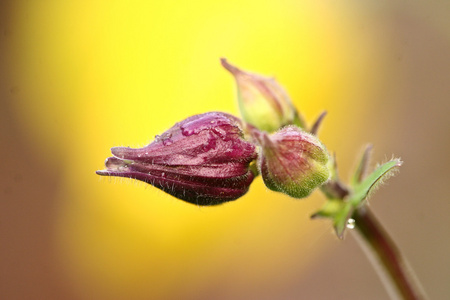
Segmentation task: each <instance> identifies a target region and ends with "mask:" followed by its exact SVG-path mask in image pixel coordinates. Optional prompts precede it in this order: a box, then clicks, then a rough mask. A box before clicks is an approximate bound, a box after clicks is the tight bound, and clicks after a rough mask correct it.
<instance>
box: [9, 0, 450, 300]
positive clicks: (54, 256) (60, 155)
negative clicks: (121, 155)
mask: <svg viewBox="0 0 450 300" xmlns="http://www.w3.org/2000/svg"><path fill="white" fill-rule="evenodd" d="M220 57H226V58H227V59H228V60H229V61H230V62H231V63H234V64H236V65H238V66H240V67H242V68H243V69H246V70H250V71H254V72H258V73H261V74H265V75H274V76H276V78H277V79H278V81H279V82H280V83H281V84H282V85H283V86H284V87H285V88H286V89H287V91H288V92H289V94H290V96H291V97H292V99H293V101H294V102H295V104H296V105H297V107H298V108H299V109H300V110H301V111H302V113H303V114H304V115H305V116H306V119H307V120H308V121H309V122H310V123H311V122H312V121H313V120H314V119H315V117H316V116H318V115H319V114H320V113H321V112H322V111H323V110H327V111H328V116H327V118H326V120H325V122H324V126H323V128H322V131H321V133H320V134H321V135H320V136H321V138H322V140H323V142H324V143H325V145H327V147H328V148H329V150H331V151H334V152H336V153H337V159H338V162H339V167H340V171H341V176H342V177H343V178H347V177H348V175H349V174H350V172H351V170H352V168H353V164H354V157H355V156H356V155H357V154H358V153H359V152H360V150H361V149H362V147H363V146H364V145H365V144H367V143H369V142H370V143H373V144H374V145H375V148H374V150H375V153H374V154H375V155H374V162H377V161H383V160H386V159H389V158H391V156H392V155H395V156H399V157H401V158H402V159H403V160H404V162H405V164H404V166H403V167H402V168H401V172H400V174H399V175H398V176H397V177H395V178H393V179H390V180H389V184H388V185H386V186H384V187H383V188H382V189H380V190H379V191H378V193H376V195H375V196H374V197H372V198H371V200H370V206H371V208H372V209H373V211H374V213H375V214H376V215H377V216H378V217H379V219H380V220H381V222H382V223H383V224H384V225H385V227H386V228H387V230H388V231H389V232H390V233H391V234H392V236H393V238H394V239H395V240H396V241H397V243H398V246H399V247H400V248H401V249H402V251H403V252H404V254H405V255H406V257H407V258H408V260H409V261H410V264H411V266H412V267H413V268H414V270H415V271H416V273H417V276H418V278H419V280H421V282H422V283H423V286H424V288H425V290H426V291H427V293H428V295H429V296H430V298H431V299H444V298H447V297H448V296H449V295H450V285H448V278H450V257H449V255H448V253H450V239H449V237H450V218H449V217H448V212H449V211H450V201H449V196H448V191H447V187H448V181H449V175H448V168H449V167H450V164H449V163H450V155H449V152H450V139H449V137H450V126H449V125H450V121H449V114H450V104H449V101H450V97H449V96H450V2H449V1H445V0H442V1H438V0H434V1H406V0H394V1H356V0H353V1H352V0H349V1H329V0H326V1H312V0H309V1H295V0H291V1H256V0H249V1H242V0H239V1H238V0H228V1H119V0H117V1H114V0H108V1H84V0H78V1H56V0H40V1H2V2H1V6H0V93H1V94H0V99H1V106H0V145H1V147H0V157H1V159H2V163H1V168H0V170H1V173H0V298H1V299H74V300H78V299H384V298H386V297H387V294H386V292H385V290H384V288H383V286H382V284H381V282H380V280H379V279H378V277H377V275H376V274H375V272H374V271H373V269H372V267H371V265H370V264H369V262H368V260H367V258H366V257H365V256H364V254H363V252H362V251H361V249H360V248H359V247H358V245H357V244H356V242H355V240H354V237H353V235H352V234H351V233H348V234H347V235H346V238H345V239H344V240H343V241H340V240H338V239H337V238H336V237H335V235H334V233H333V230H332V229H331V225H330V223H329V222H328V221H326V220H314V221H312V220H310V219H309V216H310V215H311V214H312V213H313V212H315V211H316V210H317V209H318V208H319V207H320V206H321V205H322V204H323V202H324V198H323V196H322V195H321V194H320V193H318V192H317V193H314V195H313V196H312V197H310V198H308V199H304V200H293V199H290V198H288V197H287V196H284V195H282V194H278V193H275V192H271V191H268V190H267V189H265V187H264V185H263V184H262V180H261V179H260V178H258V179H256V180H255V182H254V183H253V185H252V187H251V188H250V191H249V193H248V194H247V195H246V196H244V197H242V198H241V199H238V200H236V201H234V202H231V203H228V204H226V205H222V206H218V207H208V208H203V207H197V206H195V205H190V204H187V203H185V202H182V201H180V200H176V199H175V198H172V197H171V196H168V195H166V194H164V193H163V192H161V191H159V190H157V189H156V188H153V187H151V186H146V185H145V184H141V183H136V182H133V181H131V180H127V179H116V178H111V179H110V178H100V177H99V176H97V175H95V171H96V170H98V169H103V162H104V159H105V158H106V157H108V156H109V155H110V152H109V148H110V147H113V146H133V147H137V146H144V145H146V144H147V143H149V142H150V141H151V140H152V139H153V138H154V136H155V135H156V134H160V133H162V132H163V131H164V130H166V129H167V128H169V127H171V126H172V125H173V124H174V123H176V122H178V121H180V120H182V119H184V118H186V117H188V116H191V115H193V114H197V113H203V112H207V111H212V110H219V111H225V112H229V113H233V114H237V113H238V112H237V105H236V103H235V87H234V81H233V79H232V78H231V76H230V74H228V72H226V71H225V70H223V69H222V67H221V66H220V63H219V58H220Z"/></svg>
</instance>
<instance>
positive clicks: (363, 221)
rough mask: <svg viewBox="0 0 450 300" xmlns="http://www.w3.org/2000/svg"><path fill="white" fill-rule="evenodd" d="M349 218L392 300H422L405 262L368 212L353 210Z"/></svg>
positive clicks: (417, 286) (363, 209)
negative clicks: (353, 221) (353, 222)
mask: <svg viewBox="0 0 450 300" xmlns="http://www.w3.org/2000/svg"><path fill="white" fill-rule="evenodd" d="M352 218H353V219H354V220H355V225H356V229H357V230H358V233H360V235H361V237H362V239H358V241H359V242H360V243H359V244H360V246H361V247H362V248H363V249H364V250H365V252H366V254H367V256H368V258H369V260H371V262H372V263H373V264H374V267H375V269H376V271H377V272H378V275H379V276H380V277H381V280H382V281H383V283H384V285H385V287H386V288H387V290H388V293H389V294H390V296H391V297H392V298H393V299H411V300H413V299H414V300H416V299H425V293H424V291H423V290H422V288H421V286H420V284H419V283H418V282H417V280H416V279H415V276H414V274H413V273H412V271H411V270H410V268H409V267H408V265H407V263H406V260H405V258H404V257H403V256H402V255H401V253H400V251H399V250H398V249H397V247H396V246H395V244H394V242H393V241H392V239H391V238H390V237H389V235H388V234H387V232H386V231H385V230H384V229H383V228H382V226H381V225H380V223H379V222H378V221H377V220H376V218H375V216H374V215H373V214H372V213H371V212H370V211H369V209H368V208H367V207H361V208H359V209H357V210H355V212H354V213H353V215H352Z"/></svg>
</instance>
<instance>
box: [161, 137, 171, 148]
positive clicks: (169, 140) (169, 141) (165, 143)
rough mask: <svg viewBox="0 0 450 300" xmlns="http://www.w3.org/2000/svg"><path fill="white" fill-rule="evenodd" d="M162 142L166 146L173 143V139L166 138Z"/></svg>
mask: <svg viewBox="0 0 450 300" xmlns="http://www.w3.org/2000/svg"><path fill="white" fill-rule="evenodd" d="M162 142H163V145H164V146H169V145H172V144H173V141H172V139H170V138H167V139H164V140H163V141H162Z"/></svg>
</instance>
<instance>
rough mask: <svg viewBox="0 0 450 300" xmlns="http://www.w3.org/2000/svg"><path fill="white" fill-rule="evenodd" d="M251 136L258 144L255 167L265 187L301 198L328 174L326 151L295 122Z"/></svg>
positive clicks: (325, 179)
mask: <svg viewBox="0 0 450 300" xmlns="http://www.w3.org/2000/svg"><path fill="white" fill-rule="evenodd" d="M254 136H255V138H256V140H257V141H258V144H260V146H261V153H260V155H259V157H258V167H259V170H260V172H261V175H262V178H263V180H264V183H265V184H266V186H267V187H268V188H269V189H271V190H273V191H277V192H282V193H285V194H287V195H289V196H291V197H294V198H304V197H307V196H309V194H311V192H312V191H313V190H314V189H315V188H317V187H319V186H321V185H322V184H323V183H325V182H326V181H327V180H328V178H329V177H330V170H329V169H328V166H327V163H328V160H329V155H328V152H327V150H326V149H325V147H324V146H323V145H322V143H321V142H320V141H319V140H318V139H317V138H316V137H315V136H313V135H311V134H309V133H306V132H305V131H303V130H301V129H300V128H298V127H295V126H287V127H284V128H282V129H281V130H279V131H277V132H276V133H274V134H272V135H268V134H266V133H264V132H254Z"/></svg>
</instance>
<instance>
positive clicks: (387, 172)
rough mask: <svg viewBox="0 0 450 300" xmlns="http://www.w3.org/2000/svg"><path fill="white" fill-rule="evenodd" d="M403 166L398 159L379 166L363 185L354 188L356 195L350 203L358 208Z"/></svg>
mask: <svg viewBox="0 0 450 300" xmlns="http://www.w3.org/2000/svg"><path fill="white" fill-rule="evenodd" d="M401 165H402V161H401V160H400V159H398V158H396V159H393V160H390V161H388V162H387V163H384V164H382V165H380V166H378V167H377V168H376V169H375V171H373V172H372V173H371V174H370V175H368V176H367V177H366V178H365V179H364V180H363V181H362V182H361V183H359V184H356V185H355V186H354V193H353V195H352V196H351V199H350V202H351V203H352V204H353V206H354V207H357V206H358V205H360V204H361V203H362V201H363V200H364V199H366V198H367V197H368V196H369V195H370V194H371V193H372V192H373V191H374V190H375V189H376V187H377V186H379V184H380V183H382V182H383V181H385V180H386V179H388V178H389V177H390V176H392V175H393V173H394V171H395V170H396V169H398V168H399V167H400V166H401Z"/></svg>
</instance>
